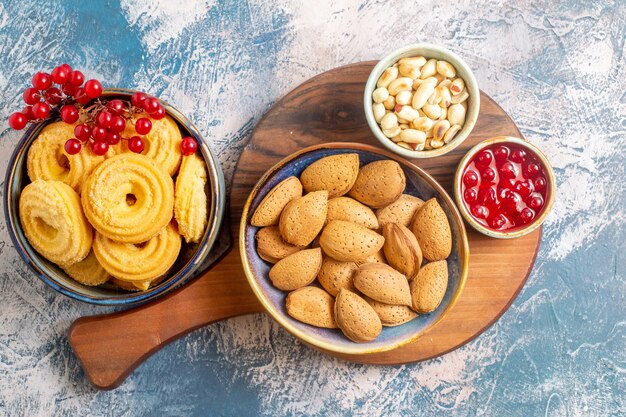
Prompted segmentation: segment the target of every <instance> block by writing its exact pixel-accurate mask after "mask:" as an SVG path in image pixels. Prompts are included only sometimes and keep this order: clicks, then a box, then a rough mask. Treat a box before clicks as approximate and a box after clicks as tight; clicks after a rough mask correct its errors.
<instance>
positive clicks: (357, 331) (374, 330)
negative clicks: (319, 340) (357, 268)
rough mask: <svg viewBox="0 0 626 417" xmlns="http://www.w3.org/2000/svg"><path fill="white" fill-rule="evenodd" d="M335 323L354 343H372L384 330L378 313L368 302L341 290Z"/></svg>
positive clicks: (337, 302) (336, 301) (337, 301)
mask: <svg viewBox="0 0 626 417" xmlns="http://www.w3.org/2000/svg"><path fill="white" fill-rule="evenodd" d="M335 321H336V322H337V326H339V328H340V329H341V331H342V332H343V334H344V335H346V337H347V338H348V339H350V340H352V341H353V342H359V343H360V342H371V341H372V340H374V339H376V338H377V337H378V335H379V334H380V332H381V331H382V329H383V326H382V323H381V322H380V319H379V318H378V314H376V311H374V309H373V308H372V306H370V305H369V304H368V303H367V301H365V300H364V299H362V298H361V297H359V296H358V295H356V294H355V293H353V292H351V291H348V290H345V289H343V290H341V291H339V294H338V295H337V299H336V300H335Z"/></svg>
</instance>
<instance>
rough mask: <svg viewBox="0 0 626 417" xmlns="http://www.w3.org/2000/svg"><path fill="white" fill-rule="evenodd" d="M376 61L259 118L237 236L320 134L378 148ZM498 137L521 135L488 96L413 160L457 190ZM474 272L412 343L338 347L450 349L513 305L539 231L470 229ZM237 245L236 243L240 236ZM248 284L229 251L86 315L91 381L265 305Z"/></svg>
mask: <svg viewBox="0 0 626 417" xmlns="http://www.w3.org/2000/svg"><path fill="white" fill-rule="evenodd" d="M374 64H375V63H374V62H363V63H357V64H351V65H347V66H344V67H340V68H336V69H334V70H331V71H328V72H325V73H323V74H320V75H318V76H316V77H314V78H312V79H310V80H309V81H307V82H305V83H304V84H302V85H300V86H299V87H297V88H296V89H295V90H294V91H292V92H291V93H289V94H288V95H287V96H285V97H284V98H283V99H282V100H281V101H279V102H278V103H277V104H276V105H275V106H274V107H273V108H272V109H271V110H270V111H269V112H268V113H267V114H266V115H265V117H264V118H263V120H261V122H260V123H259V124H258V126H257V127H256V129H255V130H254V132H253V134H252V137H251V139H250V141H249V143H248V145H247V146H246V148H245V149H244V151H243V152H242V154H241V156H240V159H239V162H238V165H237V169H236V171H235V175H234V178H233V183H232V190H231V219H232V221H231V231H232V233H233V237H234V239H236V236H237V234H238V231H239V230H238V229H239V219H240V218H241V210H242V207H243V205H244V203H245V200H246V198H247V196H248V194H249V192H250V190H251V189H252V188H253V186H254V184H255V183H256V182H257V180H258V179H259V178H260V177H261V175H262V174H263V173H264V172H265V171H266V170H268V169H269V168H270V167H271V166H273V165H274V164H275V163H277V162H278V161H279V160H280V159H282V158H283V157H285V156H287V155H289V154H291V153H293V152H296V151H298V150H300V149H302V148H304V147H307V146H311V145H315V144H319V143H324V142H362V143H367V144H371V145H375V146H380V145H379V143H378V142H377V140H376V138H375V137H374V136H373V135H372V134H371V132H370V130H369V128H368V126H367V123H366V121H365V117H364V115H363V105H362V101H363V88H364V86H365V81H366V79H367V76H368V75H369V72H370V71H371V69H372V67H373V65H374ZM498 135H510V136H518V137H522V135H521V133H520V132H519V130H518V129H517V127H516V126H515V124H514V123H513V121H512V120H511V119H510V118H509V117H508V116H507V114H506V113H505V112H504V111H503V110H502V109H501V108H500V107H499V106H498V105H497V104H496V103H495V102H494V101H493V100H491V99H490V98H489V97H488V96H486V95H485V94H482V95H481V110H480V116H479V118H478V122H477V123H476V126H475V128H474V131H473V132H472V135H471V136H470V137H469V138H468V139H467V140H466V141H465V142H464V143H463V144H461V145H460V146H459V147H458V148H456V149H455V150H454V151H452V152H450V153H448V154H446V155H444V156H442V157H438V158H435V159H431V160H413V162H414V163H415V164H416V165H418V166H420V167H421V168H423V169H425V170H426V171H427V172H428V173H429V174H431V175H432V176H433V177H435V179H437V180H438V181H439V182H440V183H441V185H442V186H443V187H444V188H445V189H446V190H447V191H448V192H449V193H450V195H453V194H452V183H453V177H454V172H455V170H456V166H457V164H458V162H459V160H460V159H461V158H462V156H463V155H464V154H465V152H467V150H468V149H469V148H470V147H471V146H473V145H474V144H476V143H478V142H480V141H482V140H485V139H488V138H490V137H493V136H498ZM468 238H469V242H470V265H469V276H468V279H467V282H466V285H465V289H464V291H463V293H462V294H461V297H460V298H459V300H458V301H457V304H456V305H455V306H454V308H452V309H451V310H450V312H449V313H448V315H447V316H446V317H445V318H444V319H443V320H442V321H441V322H439V323H438V324H437V325H436V326H435V327H433V328H432V329H430V330H429V331H427V332H426V333H425V334H424V335H423V336H422V337H421V338H420V339H418V340H417V341H416V342H414V343H412V344H410V345H407V346H404V347H402V348H400V349H397V350H394V351H391V352H384V353H377V354H371V355H339V356H340V357H342V358H343V359H346V360H351V361H355V362H361V363H371V364H389V365H391V364H400V363H408V362H415V361H420V360H424V359H428V358H432V357H435V356H438V355H441V354H444V353H446V352H449V351H450V350H453V349H455V348H457V347H459V346H461V345H463V344H465V343H467V342H469V341H470V340H472V339H473V338H475V337H476V336H478V335H479V334H481V333H482V332H483V331H484V330H485V329H486V328H488V327H489V326H490V325H491V324H493V323H494V322H495V321H496V320H497V319H498V318H499V317H500V316H501V315H502V314H503V313H504V312H505V311H506V309H507V308H508V307H509V305H510V304H511V303H512V301H513V300H514V299H515V297H516V295H517V294H518V292H519V291H520V290H521V288H522V287H523V285H524V283H525V282H526V278H527V276H528V274H529V272H530V270H531V269H532V265H533V264H534V260H535V256H536V253H537V249H538V247H539V243H540V240H541V229H539V230H536V231H535V232H533V233H531V234H529V235H527V236H524V237H522V238H518V239H514V240H498V239H492V238H488V237H486V236H483V235H481V234H479V233H477V232H474V231H473V230H472V229H470V228H469V227H468ZM235 247H237V244H236V243H235ZM261 311H262V308H261V306H260V304H259V303H258V302H257V300H256V298H255V297H254V295H253V294H252V291H251V290H250V288H249V287H248V283H247V281H246V278H245V276H244V273H243V269H242V268H241V265H240V258H239V253H238V252H237V250H233V251H231V252H230V253H229V254H228V255H227V256H226V257H224V258H223V259H222V261H221V262H220V263H219V264H218V265H216V266H215V267H213V268H212V269H211V270H209V271H207V272H206V273H205V274H203V275H202V276H201V277H200V278H198V279H197V280H195V281H193V282H191V283H189V284H188V285H186V286H185V287H183V288H181V289H179V290H178V291H176V292H174V293H172V294H169V295H167V296H166V297H164V298H162V299H161V300H159V301H156V302H154V303H152V304H149V305H146V306H142V307H139V308H137V309H133V310H128V311H124V312H120V313H115V314H111V315H101V316H94V317H87V318H81V319H79V320H77V321H76V322H75V323H74V325H73V326H72V328H71V330H70V335H69V338H70V344H71V346H72V348H73V349H74V351H75V352H76V355H77V356H78V358H79V360H80V361H81V364H82V365H83V368H84V370H85V373H86V375H87V377H88V378H89V379H90V381H91V382H92V383H94V385H96V386H97V387H98V388H102V389H110V388H114V387H115V386H117V385H119V384H120V383H121V382H122V381H123V380H124V378H125V377H126V376H127V375H129V374H130V372H132V370H133V369H135V368H136V367H137V366H138V365H139V364H140V363H141V362H142V361H143V360H145V359H146V358H148V357H149V356H150V355H151V354H152V353H154V352H155V351H157V350H158V349H159V348H160V347H161V346H163V345H165V344H167V343H169V342H171V341H172V340H175V339H176V338H177V337H180V336H182V335H184V334H187V333H188V332H190V331H192V330H194V329H197V328H198V327H201V326H203V325H206V324H210V323H213V322H215V321H217V320H221V319H224V318H227V317H232V316H236V315H241V314H248V313H254V312H261Z"/></svg>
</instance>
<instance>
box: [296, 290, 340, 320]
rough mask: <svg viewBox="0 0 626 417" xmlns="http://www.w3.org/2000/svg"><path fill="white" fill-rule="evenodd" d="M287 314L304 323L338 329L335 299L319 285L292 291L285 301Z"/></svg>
mask: <svg viewBox="0 0 626 417" xmlns="http://www.w3.org/2000/svg"><path fill="white" fill-rule="evenodd" d="M285 304H286V307H287V314H289V315H290V316H291V317H293V318H294V319H296V320H298V321H301V322H302V323H306V324H310V325H312V326H317V327H325V328H327V329H336V328H337V323H336V322H335V299H334V298H333V297H332V296H331V295H330V294H328V293H327V292H326V291H324V290H323V289H321V288H318V287H303V288H299V289H297V290H295V291H292V292H290V293H289V295H287V300H286V301H285Z"/></svg>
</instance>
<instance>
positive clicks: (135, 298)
mask: <svg viewBox="0 0 626 417" xmlns="http://www.w3.org/2000/svg"><path fill="white" fill-rule="evenodd" d="M133 93H134V91H131V90H123V89H108V90H105V91H104V93H103V96H104V97H107V98H111V97H118V98H123V99H125V100H129V99H130V96H131V95H132V94H133ZM162 103H163V105H164V107H165V110H166V112H167V114H168V115H169V116H171V117H172V118H173V119H174V120H176V121H177V122H178V124H179V125H180V127H181V129H182V131H183V135H184V136H192V137H194V138H195V139H196V141H197V142H198V150H199V152H200V154H201V155H202V157H203V158H204V160H205V161H206V165H207V171H208V178H209V181H207V188H208V199H209V207H208V220H209V221H208V225H207V228H206V230H205V232H204V236H203V237H202V240H201V241H200V242H199V243H198V244H195V245H186V244H185V243H184V242H183V248H182V249H181V253H180V255H179V257H178V259H177V260H176V263H175V264H174V267H173V269H172V272H170V274H169V276H168V277H167V278H166V279H164V280H163V281H162V282H161V283H160V284H158V285H156V286H154V287H153V288H150V289H148V290H146V291H140V292H127V291H123V290H119V289H116V288H114V287H112V286H111V287H107V286H101V287H90V286H86V285H82V284H80V283H79V282H76V281H75V280H73V279H72V278H70V277H69V276H68V275H67V274H66V273H65V272H64V271H63V270H62V269H61V268H59V267H58V266H57V265H55V264H54V263H52V262H50V261H48V260H47V259H45V258H44V257H43V256H41V255H40V254H39V253H37V252H36V251H35V250H34V249H33V248H32V247H31V246H30V244H29V243H28V240H27V239H26V236H25V235H24V231H23V230H22V226H21V224H20V220H19V214H18V207H19V198H20V193H21V191H22V189H23V188H24V187H25V186H26V185H27V184H28V183H29V182H30V180H29V179H28V175H27V173H26V156H27V154H28V149H29V147H30V145H31V144H32V143H33V141H34V140H35V138H37V135H38V134H39V132H40V131H41V129H43V127H44V126H45V125H46V124H48V123H50V121H45V122H42V123H39V124H37V125H33V126H31V127H30V128H29V129H28V130H27V131H26V132H25V133H24V136H23V137H22V138H21V139H20V141H19V142H18V144H17V146H16V148H15V151H14V152H13V155H11V159H10V160H9V165H8V167H7V173H6V177H5V180H4V213H5V217H6V221H7V226H8V229H9V235H10V236H11V239H12V240H13V244H14V245H15V248H16V249H17V251H18V252H19V254H20V255H21V256H22V259H24V261H25V262H26V264H27V265H28V266H29V267H30V269H31V270H32V271H33V272H34V273H35V275H37V276H38V277H39V278H40V279H41V280H42V281H43V282H45V283H46V284H48V285H49V286H50V287H52V288H54V289H55V290H57V291H58V292H60V293H61V294H65V295H67V296H68V297H71V298H74V299H76V300H79V301H84V302H87V303H92V304H100V305H125V306H128V305H132V304H136V303H143V302H146V301H149V300H153V299H155V298H157V297H160V296H162V295H164V294H167V293H168V292H170V291H172V290H174V289H175V288H177V287H178V286H180V285H181V284H183V283H184V282H186V281H187V280H189V279H190V278H191V277H192V276H193V275H194V272H195V271H196V270H197V269H198V267H199V266H200V265H201V263H202V261H203V260H204V259H205V258H206V257H207V255H208V253H209V251H210V250H211V248H212V247H213V244H214V243H215V240H216V238H217V235H218V232H219V227H220V224H221V222H222V218H223V215H224V201H225V190H226V188H225V186H224V175H223V174H222V169H221V167H220V164H219V162H218V160H217V158H216V157H215V155H214V154H213V153H212V152H211V149H210V148H209V147H208V145H207V144H206V143H205V142H204V140H203V139H202V135H201V134H200V132H199V131H198V129H197V128H196V127H195V126H194V125H193V124H192V123H191V122H190V121H189V120H188V119H187V118H186V117H185V116H183V115H182V114H181V113H180V112H179V111H178V110H176V109H175V108H173V107H172V106H170V105H169V104H167V103H165V102H162Z"/></svg>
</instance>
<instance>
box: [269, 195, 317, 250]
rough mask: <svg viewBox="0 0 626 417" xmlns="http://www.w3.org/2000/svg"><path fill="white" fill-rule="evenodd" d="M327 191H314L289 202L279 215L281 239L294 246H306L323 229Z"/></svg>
mask: <svg viewBox="0 0 626 417" xmlns="http://www.w3.org/2000/svg"><path fill="white" fill-rule="evenodd" d="M327 210H328V191H314V192H312V193H308V194H307V195H305V196H304V197H297V198H294V199H293V200H291V201H290V202H289V203H288V204H287V206H286V207H285V209H284V210H283V212H282V214H281V215H280V222H279V230H280V235H281V236H282V237H283V239H284V240H285V241H286V242H288V243H291V244H292V245H296V246H307V245H308V244H309V243H311V242H312V241H313V239H315V236H317V234H318V233H319V232H320V230H322V227H324V221H325V220H326V212H327Z"/></svg>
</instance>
